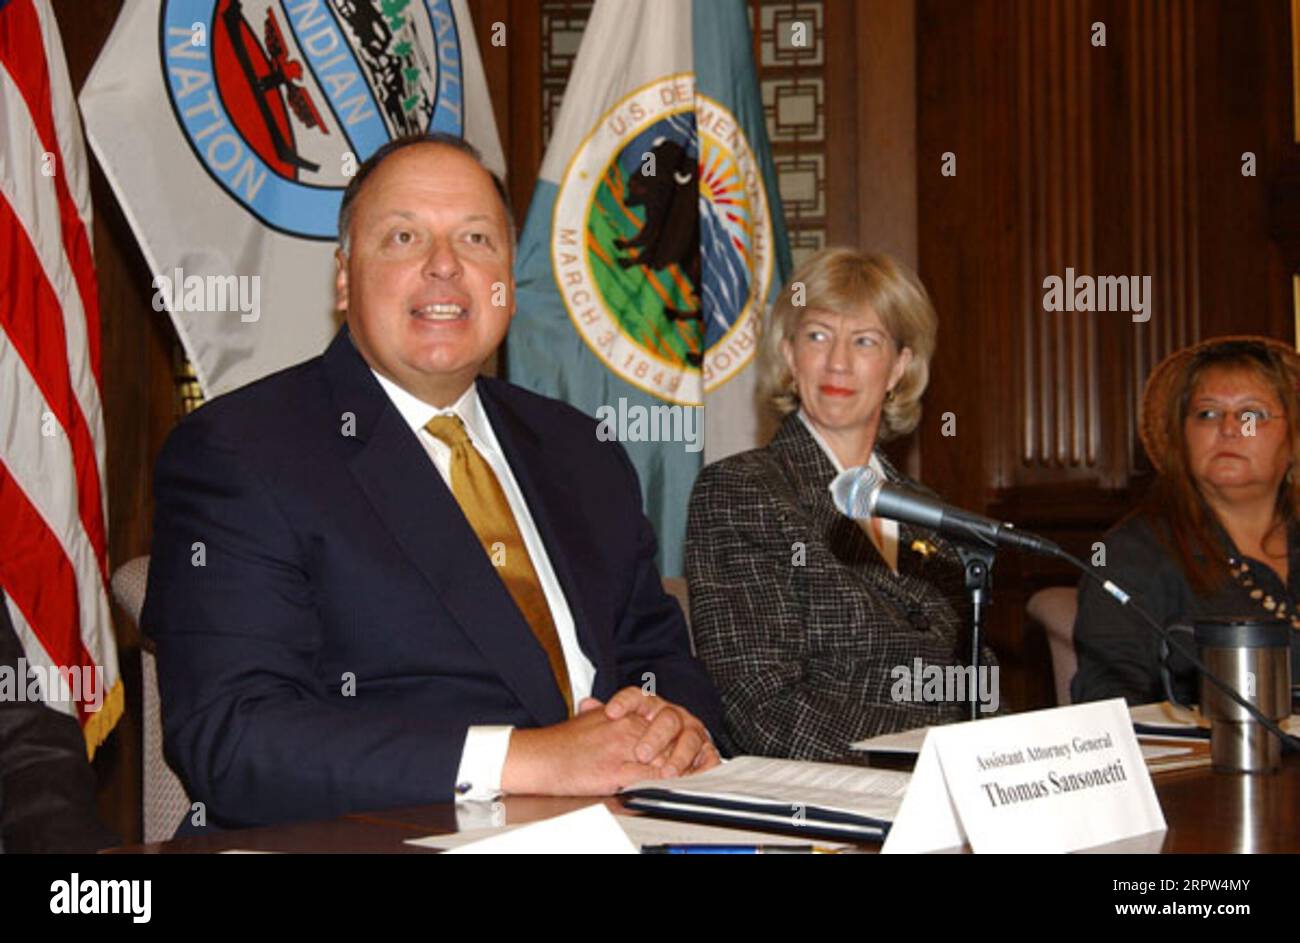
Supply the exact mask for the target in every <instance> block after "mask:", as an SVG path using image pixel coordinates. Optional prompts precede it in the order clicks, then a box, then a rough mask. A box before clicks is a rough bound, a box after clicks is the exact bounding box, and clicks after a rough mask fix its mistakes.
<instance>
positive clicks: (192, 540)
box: [143, 138, 720, 825]
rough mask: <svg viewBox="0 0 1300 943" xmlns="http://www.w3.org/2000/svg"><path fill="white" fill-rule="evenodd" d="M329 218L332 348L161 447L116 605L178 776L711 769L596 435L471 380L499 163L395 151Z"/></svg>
mask: <svg viewBox="0 0 1300 943" xmlns="http://www.w3.org/2000/svg"><path fill="white" fill-rule="evenodd" d="M339 232H340V249H339V252H338V256H337V259H338V271H337V295H338V304H339V307H340V309H342V310H343V311H345V313H346V315H347V324H346V326H345V327H344V328H343V329H342V330H341V331H340V332H339V334H338V336H337V337H335V339H334V341H333V343H332V344H331V345H330V347H329V349H328V350H326V352H325V354H324V355H323V356H322V357H318V358H316V359H314V360H310V361H308V362H306V363H303V364H301V365H299V366H296V367H293V368H291V369H288V370H285V371H282V372H280V373H277V374H275V375H273V376H270V377H267V378H266V379H264V380H261V381H259V382H257V383H254V384H252V385H250V386H248V387H245V388H243V389H241V390H238V391H236V392H233V393H229V394H227V395H225V396H222V397H220V398H218V399H216V400H214V401H213V402H211V403H209V404H207V405H206V406H204V407H203V408H201V409H199V410H197V411H196V412H195V413H193V414H192V415H191V416H189V417H187V418H186V419H185V420H184V421H183V422H182V423H180V425H178V427H177V428H176V429H175V431H174V432H173V433H172V435H171V436H170V437H169V439H168V441H167V444H166V446H165V448H164V450H163V454H162V455H161V457H160V458H159V462H158V468H157V476H156V484H155V495H156V500H157V515H156V518H155V523H154V542H153V554H152V562H151V566H150V573H149V592H148V597H147V599H146V602H145V608H144V614H143V624H144V627H145V629H146V631H148V632H149V633H150V634H151V635H152V636H153V637H154V639H155V640H156V641H157V647H158V664H159V680H160V685H161V692H162V700H163V722H164V735H165V743H166V747H167V754H168V757H169V759H170V761H171V762H172V764H173V765H174V766H175V767H176V768H177V770H178V772H179V773H180V774H181V777H182V779H183V780H184V781H185V784H186V786H187V788H188V789H189V791H190V793H191V796H192V797H193V798H194V799H197V800H200V801H202V802H204V803H205V804H206V806H207V814H208V817H209V820H210V821H214V822H216V823H218V824H226V825H248V824H259V823H268V822H276V821H284V820H290V819H303V818H321V817H326V816H332V815H337V814H340V813H343V812H346V811H351V810H361V809H373V808H382V807H392V806H400V805H410V804H417V803H425V802H432V801H439V800H446V799H450V798H452V797H453V796H457V797H467V798H490V797H494V796H496V795H498V794H500V793H501V792H507V793H543V794H545V793H550V794H560V795H602V794H609V793H611V792H614V791H615V790H617V789H618V788H619V787H620V786H622V785H624V784H626V783H628V782H632V781H635V780H638V779H642V778H654V777H659V776H674V775H679V774H681V773H685V772H688V771H690V770H693V769H701V768H704V767H707V766H711V765H713V764H715V763H716V762H717V760H718V757H717V752H716V750H715V748H714V747H713V745H712V742H711V740H710V737H709V734H708V731H707V730H706V725H707V727H708V728H711V729H713V730H715V731H716V730H719V729H720V706H719V702H718V699H717V694H716V692H715V690H714V688H713V686H712V684H711V682H710V681H709V679H708V677H707V675H706V674H705V672H704V670H703V668H702V667H701V666H700V664H699V663H698V662H697V661H696V660H695V659H694V658H693V657H692V656H691V654H690V648H689V642H688V638H687V633H686V628H685V623H684V620H683V618H682V615H681V611H680V609H679V607H678V606H677V604H676V603H675V602H674V601H673V600H672V599H671V598H670V597H669V596H667V595H666V594H665V593H664V591H663V589H662V586H661V584H660V579H659V574H658V572H657V570H656V567H655V565H654V560H653V558H654V551H655V538H654V534H653V532H652V530H651V528H650V525H649V523H648V522H647V521H646V519H645V517H644V515H643V513H642V511H641V499H640V490H639V487H638V485H637V479H636V474H635V472H634V470H633V469H632V466H631V464H630V463H629V461H628V459H627V456H626V454H625V453H624V451H623V449H622V448H621V447H620V446H618V445H617V444H615V443H605V442H601V441H599V440H598V438H597V436H596V426H597V424H596V422H595V421H594V420H592V419H590V418H589V417H587V416H585V415H583V414H581V413H579V412H577V411H576V410H574V409H572V408H571V407H569V406H566V405H564V404H562V403H559V402H556V401H554V400H550V399H546V398H543V397H540V396H536V395H534V394H531V393H528V392H526V391H524V390H521V389H519V388H516V387H514V386H511V385H510V384H508V383H504V382H501V381H499V380H493V379H485V378H478V379H476V377H477V374H478V371H479V369H480V367H481V366H482V365H483V363H484V362H485V361H486V360H487V359H488V358H489V357H490V356H491V354H492V353H493V351H495V350H496V348H497V347H498V345H499V344H500V343H501V341H502V339H503V338H504V336H505V333H506V330H507V328H508V326H509V323H510V319H511V317H512V316H513V314H514V310H515V303H514V284H513V278H512V275H511V265H512V261H513V254H514V244H513V227H512V225H511V222H510V219H509V212H508V209H507V207H506V204H505V201H504V191H503V190H502V188H501V185H500V182H499V181H497V180H495V179H494V178H493V177H492V175H491V174H490V173H489V172H487V171H486V170H485V169H484V168H483V166H482V165H481V163H480V162H479V160H478V157H477V155H476V154H475V153H473V151H472V149H469V148H468V147H467V146H465V145H463V144H461V143H460V142H459V141H456V140H455V139H445V138H435V139H426V140H422V141H410V140H402V141H398V142H394V143H393V144H391V145H388V146H386V147H385V148H383V149H381V151H380V152H379V153H377V154H376V155H375V156H374V157H372V158H371V159H370V160H368V161H367V162H366V163H365V164H364V165H362V167H361V168H360V169H359V170H358V172H357V175H356V176H355V177H354V179H353V180H352V182H351V184H350V185H349V188H348V191H347V193H346V194H345V197H344V201H343V206H342V209H341V212H340V226H339Z"/></svg>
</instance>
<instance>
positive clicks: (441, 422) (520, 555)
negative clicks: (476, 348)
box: [424, 415, 573, 716]
mask: <svg viewBox="0 0 1300 943" xmlns="http://www.w3.org/2000/svg"><path fill="white" fill-rule="evenodd" d="M424 428H425V429H427V430H428V432H429V434H430V435H431V436H433V437H434V438H435V439H440V440H441V441H443V442H445V443H446V444H447V446H448V447H449V448H450V449H451V493H452V494H453V495H455V496H456V502H457V503H458V504H459V505H460V509H461V511H463V512H464V514H465V517H466V519H467V520H468V521H469V526H470V527H472V528H474V533H475V534H477V535H478V539H479V543H481V544H482V545H483V549H484V551H486V552H487V555H488V557H489V558H490V559H491V560H492V563H493V565H494V566H496V571H497V573H498V574H499V575H500V576H501V579H502V581H503V582H504V583H505V584H506V589H507V591H509V593H510V598H511V599H513V600H514V601H515V605H516V606H518V607H519V611H520V612H521V613H522V614H523V617H524V619H525V620H526V621H527V622H528V625H529V627H530V628H531V629H532V630H533V635H535V636H536V637H537V641H538V642H539V643H540V644H541V646H542V650H543V651H545V652H546V657H547V659H548V660H549V661H550V663H551V672H552V673H553V674H554V675H555V683H556V684H557V685H558V686H559V688H560V694H561V695H562V696H563V697H564V704H565V707H567V708H568V711H569V715H570V716H572V715H573V692H572V690H571V689H570V687H569V669H568V666H567V665H566V664H565V662H564V650H563V649H562V648H561V647H560V635H559V633H558V632H556V631H555V623H554V622H553V621H552V620H551V607H550V605H549V604H548V603H547V602H546V594H545V593H544V592H543V591H542V584H541V581H540V580H538V578H537V571H536V570H534V569H533V561H532V560H531V559H530V558H529V556H528V548H527V547H525V546H524V537H523V534H521V533H520V532H519V524H518V522H517V521H516V520H515V516H514V514H513V513H512V512H511V510H510V502H509V501H508V500H507V499H506V493H505V492H504V491H503V490H501V482H499V481H497V476H496V475H495V474H494V473H493V471H492V466H490V465H489V464H488V463H487V460H486V459H484V458H483V456H482V455H480V454H479V452H478V449H476V448H474V443H472V442H470V440H469V435H468V434H467V433H466V432H465V427H464V426H463V425H462V424H461V421H460V417H459V416H454V415H451V416H434V417H433V418H432V419H430V420H429V421H428V423H426V424H425V426H424ZM498 561H500V562H499V563H498Z"/></svg>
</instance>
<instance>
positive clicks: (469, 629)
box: [325, 327, 566, 724]
mask: <svg viewBox="0 0 1300 943" xmlns="http://www.w3.org/2000/svg"><path fill="white" fill-rule="evenodd" d="M343 345H346V346H343ZM325 364H326V374H327V376H328V377H329V378H330V383H331V386H332V388H333V391H334V398H335V405H336V407H337V408H338V409H339V410H340V411H341V412H351V413H353V414H354V415H355V416H356V439H357V449H356V451H355V452H354V453H353V454H352V455H351V457H350V458H349V460H348V467H349V470H350V471H351V473H352V476H353V478H354V479H355V480H356V483H357V486H358V487H359V488H360V489H361V491H362V493H364V494H365V496H366V498H367V499H368V500H369V502H370V504H371V505H372V506H373V507H374V510H375V512H376V514H377V515H378V516H379V519H380V520H381V521H382V522H383V524H384V526H385V527H386V528H387V529H388V531H389V532H390V533H391V534H392V535H393V537H394V539H395V540H396V541H397V543H398V545H399V546H400V547H401V548H402V550H403V551H404V552H405V553H406V555H407V557H408V558H409V559H410V561H411V563H412V564H413V565H414V566H415V567H416V569H417V570H419V571H420V573H421V574H422V575H423V576H424V578H425V580H426V581H427V582H428V583H429V585H430V587H431V588H432V589H433V591H434V593H436V594H437V596H438V599H439V601H440V602H441V603H442V605H443V606H444V607H445V608H446V609H447V611H448V612H449V613H450V614H451V616H452V618H453V619H455V620H456V622H457V623H458V625H459V626H460V628H461V630H462V631H463V632H464V633H465V635H466V637H467V638H468V639H469V641H470V642H471V644H473V645H474V646H475V647H476V648H477V649H478V650H479V652H480V653H481V654H482V655H483V657H484V659H486V660H487V661H488V662H489V663H490V664H491V665H492V666H493V667H494V668H495V670H496V671H497V673H498V674H500V676H501V678H502V680H503V681H504V682H505V683H506V684H507V685H508V686H509V687H510V689H511V690H512V691H513V692H514V693H515V695H516V696H517V697H518V698H519V700H520V702H521V703H522V704H523V705H524V707H525V708H526V709H527V710H528V712H529V713H530V714H532V715H533V717H534V718H535V719H536V720H537V722H538V723H539V724H550V723H556V722H558V721H561V720H563V719H564V717H565V716H566V710H565V706H564V700H563V698H562V697H561V696H560V692H559V690H558V689H557V688H556V686H555V683H554V680H553V675H552V674H551V669H550V665H549V663H548V662H547V660H546V654H545V652H544V651H543V650H542V647H541V645H540V644H538V642H537V640H536V638H535V637H534V636H533V633H532V630H531V629H530V628H529V627H528V624H527V622H525V621H524V618H523V616H522V615H521V614H520V612H519V609H518V607H516V606H515V604H514V601H513V600H512V599H511V598H510V594H509V592H508V591H507V590H506V588H505V584H504V583H502V581H501V579H500V577H499V576H498V575H497V573H496V571H495V569H494V568H493V567H492V563H491V561H490V560H489V559H488V556H487V554H485V553H484V552H483V550H482V547H481V545H480V544H479V541H478V537H477V536H476V535H475V534H474V531H473V529H472V528H471V527H470V526H469V522H468V521H466V519H465V515H464V514H463V513H461V510H460V506H459V505H458V504H457V503H456V499H455V497H454V496H453V495H452V493H451V491H450V489H448V488H447V485H446V483H445V482H443V480H442V476H441V475H439V474H438V470H437V469H436V468H435V467H434V465H433V463H432V462H431V461H430V460H429V456H428V453H426V452H425V451H424V448H423V447H422V446H421V445H420V442H419V440H418V439H417V438H416V436H415V434H414V433H412V431H411V428H410V427H409V426H408V425H407V424H406V422H405V421H404V420H403V419H402V416H401V414H400V413H399V412H398V411H397V408H396V407H395V406H393V404H392V402H391V401H390V400H389V399H388V397H387V396H386V395H385V394H384V391H383V388H382V387H380V385H379V382H378V381H377V380H376V379H375V378H374V375H373V374H372V373H371V372H370V368H369V367H368V366H367V365H366V363H365V361H364V360H363V359H362V357H361V355H360V354H359V353H358V352H357V351H356V349H355V348H354V347H353V345H352V343H351V339H350V337H349V336H348V332H347V328H346V327H345V328H343V329H342V330H341V331H340V332H339V335H338V337H336V338H335V341H334V343H333V344H331V345H330V349H329V350H328V351H327V352H326V356H325Z"/></svg>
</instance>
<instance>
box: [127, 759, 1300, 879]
mask: <svg viewBox="0 0 1300 943" xmlns="http://www.w3.org/2000/svg"><path fill="white" fill-rule="evenodd" d="M1152 778H1153V781H1154V783H1155V788H1156V794H1157V795H1158V796H1159V797H1160V806H1161V808H1162V809H1164V813H1165V821H1166V823H1167V824H1168V826H1169V830H1168V832H1166V833H1165V836H1164V842H1163V844H1162V845H1161V847H1160V848H1159V850H1160V851H1161V852H1162V853H1176V852H1296V851H1300V755H1295V756H1287V757H1284V758H1283V765H1282V769H1281V771H1280V772H1278V773H1276V774H1272V775H1265V776H1246V775H1241V774H1230V773H1215V772H1213V771H1212V770H1210V769H1209V768H1208V767H1206V768H1199V769H1188V770H1177V771H1172V772H1162V773H1156V774H1154V776H1153V777H1152ZM502 801H503V803H504V805H505V815H506V824H511V825H514V824H519V823H525V822H532V821H536V820H538V819H544V818H549V817H550V816H553V815H559V814H561V813H563V812H571V811H573V810H574V809H578V808H581V807H583V806H586V805H590V804H591V803H592V802H593V801H598V800H592V799H557V798H544V797H532V796H512V797H510V798H507V799H504V800H502ZM604 801H605V802H606V804H607V805H608V806H609V807H610V809H611V810H612V811H616V812H621V811H625V810H623V809H622V807H621V806H620V804H619V803H618V801H617V800H614V799H607V800H604ZM454 831H456V812H455V806H454V805H453V804H452V803H450V802H444V803H437V804H434V805H427V806H418V807H413V808H407V809H390V810H387V811H383V812H370V813H360V814H355V815H346V816H343V817H342V818H339V819H333V820H331V821H327V822H306V823H300V824H294V825H276V826H270V827H266V828H251V829H241V830H239V831H229V832H221V833H218V834H214V835H205V836H202V837H196V838H180V839H175V840H173V841H169V842H160V843H157V844H152V845H135V846H130V847H126V848H121V849H116V850H117V851H119V852H137V853H145V854H172V853H195V852H197V853H204V852H217V851H227V850H232V849H239V850H244V851H272V852H299V853H408V854H430V853H432V852H430V851H429V850H428V849H424V848H419V847H416V846H413V845H407V844H404V842H405V841H406V840H407V839H410V838H421V837H424V836H426V835H433V834H446V833H448V832H454ZM1139 847H1141V846H1129V845H1125V846H1115V847H1112V848H1109V849H1098V850H1111V851H1133V850H1139ZM862 849H863V850H864V851H874V850H879V845H878V844H877V845H863V846H862ZM1141 850H1155V849H1154V848H1151V847H1146V848H1142V849H1141Z"/></svg>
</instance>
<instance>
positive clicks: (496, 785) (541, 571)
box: [371, 370, 596, 801]
mask: <svg viewBox="0 0 1300 943" xmlns="http://www.w3.org/2000/svg"><path fill="white" fill-rule="evenodd" d="M371 372H372V373H374V374H375V379H377V380H378V381H379V385H380V386H382V387H383V388H384V392H385V393H387V394H388V398H389V399H390V400H392V401H393V405H394V406H396V407H397V411H398V412H399V413H401V415H402V418H403V419H405V420H406V424H407V425H409V426H410V427H411V430H412V431H413V432H414V433H415V436H416V438H418V439H419V440H420V444H421V445H422V446H424V450H425V452H427V453H428V454H429V459H430V460H431V461H432V462H433V464H434V467H436V468H437V469H438V474H440V475H441V476H442V480H443V481H445V482H446V483H447V487H448V489H450V488H451V447H450V446H448V445H447V444H446V443H445V442H443V441H442V440H441V439H437V438H434V437H433V436H432V435H430V434H429V432H428V430H426V429H425V428H424V427H425V424H426V423H428V421H429V420H430V419H432V418H433V417H434V416H450V415H456V416H459V417H460V421H461V422H462V423H463V424H464V426H465V431H466V432H467V433H468V434H469V439H470V442H471V443H473V445H474V448H476V449H477V450H478V453H479V454H480V455H482V456H483V458H484V459H485V460H486V461H487V463H488V464H489V465H490V466H492V471H493V473H495V474H496V476H497V481H498V482H500V483H501V490H502V491H504V492H505V495H506V500H507V501H508V502H509V503H510V510H511V512H512V513H513V514H514V516H515V522H516V523H517V524H518V525H519V532H520V534H521V535H522V536H523V539H524V547H525V548H527V550H528V556H529V559H531V560H532V563H533V569H534V570H536V571H537V579H538V581H539V582H540V583H541V584H542V592H543V593H544V594H545V595H546V602H547V603H548V604H549V605H550V607H551V621H552V622H554V623H555V631H556V633H557V634H558V635H559V637H560V647H561V649H563V651H564V662H565V665H567V666H568V669H569V686H570V689H571V693H572V695H573V706H574V708H575V709H576V708H577V706H578V704H579V703H581V701H582V699H583V698H586V697H590V696H591V687H592V682H593V681H594V680H595V677H596V669H595V667H594V666H593V665H592V663H591V662H590V661H589V660H588V659H587V656H586V655H585V654H583V651H582V647H581V646H580V645H579V644H578V631H577V628H576V627H575V626H574V624H573V613H572V612H571V611H570V610H569V603H568V601H567V600H566V599H565V598H564V591H563V590H562V589H561V588H560V582H559V580H557V579H556V578H555V571H554V570H553V569H552V568H551V560H550V557H548V556H547V554H546V546H545V544H543V543H542V537H541V535H540V534H539V533H538V532H537V525H536V524H534V523H533V516H532V514H531V513H530V512H529V510H528V502H526V501H525V500H524V495H523V492H522V491H520V490H519V483H518V482H517V481H515V476H514V473H513V472H511V470H510V463H509V462H507V461H506V457H505V454H504V453H503V452H502V451H501V445H500V443H499V442H497V437H496V434H495V433H494V432H493V431H492V423H491V422H489V421H488V417H487V413H486V412H484V410H483V404H482V402H481V401H480V400H479V396H478V386H477V385H476V384H471V385H470V388H469V389H468V390H466V391H465V392H464V394H463V395H462V396H461V398H460V399H458V400H457V401H456V402H455V404H454V405H452V406H451V407H450V408H447V409H439V408H438V407H437V406H431V405H430V404H428V403H426V402H424V400H422V399H419V398H418V397H416V396H413V395H412V394H410V393H408V392H407V391H406V390H404V389H402V388H401V387H400V386H398V385H397V384H396V383H393V382H392V381H391V380H389V379H387V378H386V377H383V376H380V375H379V373H377V372H375V371H374V370H372V371H371ZM468 628H469V629H470V630H471V631H472V630H473V628H474V627H473V626H468ZM512 730H514V728H513V727H510V726H486V725H484V726H472V727H470V728H469V730H468V732H467V733H466V735H465V747H464V749H463V750H462V751H461V755H460V768H459V770H458V771H457V773H456V798H457V800H458V801H459V800H462V799H466V800H485V799H495V798H496V797H498V796H499V795H501V772H502V770H503V769H504V767H505V764H506V752H507V750H509V748H510V733H511V731H512Z"/></svg>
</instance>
